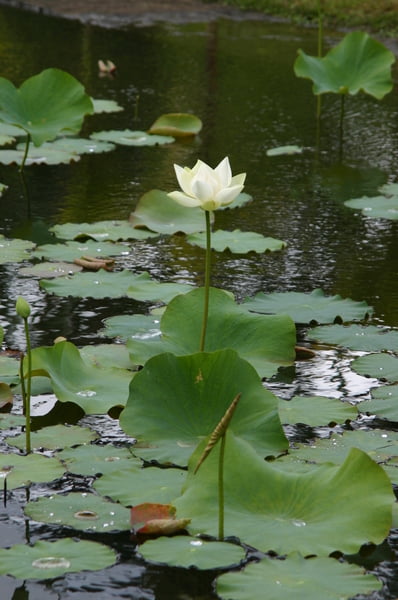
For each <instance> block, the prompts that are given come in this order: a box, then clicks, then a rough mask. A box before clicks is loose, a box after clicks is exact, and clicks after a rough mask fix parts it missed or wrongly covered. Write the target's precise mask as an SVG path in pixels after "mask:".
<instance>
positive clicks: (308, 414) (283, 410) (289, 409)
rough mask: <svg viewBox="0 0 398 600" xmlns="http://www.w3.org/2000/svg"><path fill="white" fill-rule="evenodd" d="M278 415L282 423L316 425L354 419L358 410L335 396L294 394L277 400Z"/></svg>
mask: <svg viewBox="0 0 398 600" xmlns="http://www.w3.org/2000/svg"><path fill="white" fill-rule="evenodd" d="M279 416H280V419H281V421H282V423H290V424H292V425H294V424H295V423H305V424H306V425H309V426H310V427H316V426H319V425H329V423H344V422H346V421H351V420H354V419H356V418H357V417H358V410H357V408H356V407H355V406H352V405H351V404H349V403H348V402H342V401H341V400H338V399H336V398H325V397H323V396H313V397H304V396H294V397H293V398H292V399H291V400H279Z"/></svg>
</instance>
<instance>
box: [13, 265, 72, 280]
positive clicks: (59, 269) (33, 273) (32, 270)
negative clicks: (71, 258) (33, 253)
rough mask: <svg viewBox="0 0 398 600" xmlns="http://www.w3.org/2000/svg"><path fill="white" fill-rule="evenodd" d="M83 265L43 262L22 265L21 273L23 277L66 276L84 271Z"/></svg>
mask: <svg viewBox="0 0 398 600" xmlns="http://www.w3.org/2000/svg"><path fill="white" fill-rule="evenodd" d="M82 270H83V267H79V265H74V264H72V263H65V262H63V263H60V262H58V263H56V262H41V263H37V264H36V265H32V266H30V267H22V268H21V269H19V271H18V273H19V275H22V276H23V277H47V278H53V277H65V276H66V275H73V273H78V272H79V271H82Z"/></svg>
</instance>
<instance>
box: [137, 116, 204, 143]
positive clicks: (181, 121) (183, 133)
mask: <svg viewBox="0 0 398 600" xmlns="http://www.w3.org/2000/svg"><path fill="white" fill-rule="evenodd" d="M201 129H202V121H201V120H200V119H199V118H198V117H196V116H195V115H191V114H188V113H168V114H165V115H161V116H160V117H158V118H157V119H156V121H155V122H154V123H152V125H151V127H150V128H149V130H148V133H151V134H154V133H155V134H158V135H171V136H173V137H176V138H178V137H187V136H192V135H195V134H197V133H199V131H200V130H201Z"/></svg>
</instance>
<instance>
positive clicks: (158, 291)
mask: <svg viewBox="0 0 398 600" xmlns="http://www.w3.org/2000/svg"><path fill="white" fill-rule="evenodd" d="M40 287H42V288H43V289H45V290H46V291H47V292H48V293H50V294H55V295H57V296H78V297H80V298H120V297H122V296H129V297H130V298H134V299H135V300H140V301H142V302H147V301H153V302H165V303H167V302H169V301H170V300H171V299H172V298H174V296H176V295H177V294H185V293H186V292H188V291H189V290H191V289H192V286H191V285H187V284H182V283H159V282H158V281H155V280H154V279H151V277H150V275H149V273H146V272H144V273H140V274H139V275H135V274H133V273H131V271H128V270H127V269H126V270H124V271H119V272H117V273H109V272H108V271H105V270H104V269H100V270H99V271H97V272H96V273H91V272H89V273H85V272H83V273H76V275H74V276H73V277H60V278H58V279H56V280H51V279H42V280H41V281H40Z"/></svg>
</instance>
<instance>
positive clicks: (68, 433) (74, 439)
mask: <svg viewBox="0 0 398 600" xmlns="http://www.w3.org/2000/svg"><path fill="white" fill-rule="evenodd" d="M97 438H98V434H97V433H95V432H94V431H92V430H91V429H88V428H87V427H79V426H78V425H52V426H50V427H43V429H39V431H32V433H31V443H32V447H33V448H34V449H45V450H57V449H59V448H66V447H68V446H75V445H77V444H88V443H90V442H92V441H93V440H95V439H97ZM5 441H6V442H7V443H8V444H10V446H16V447H17V448H21V449H22V450H23V449H24V448H25V447H26V439H25V434H24V433H23V434H21V435H17V436H13V437H8V438H6V440H5Z"/></svg>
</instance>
